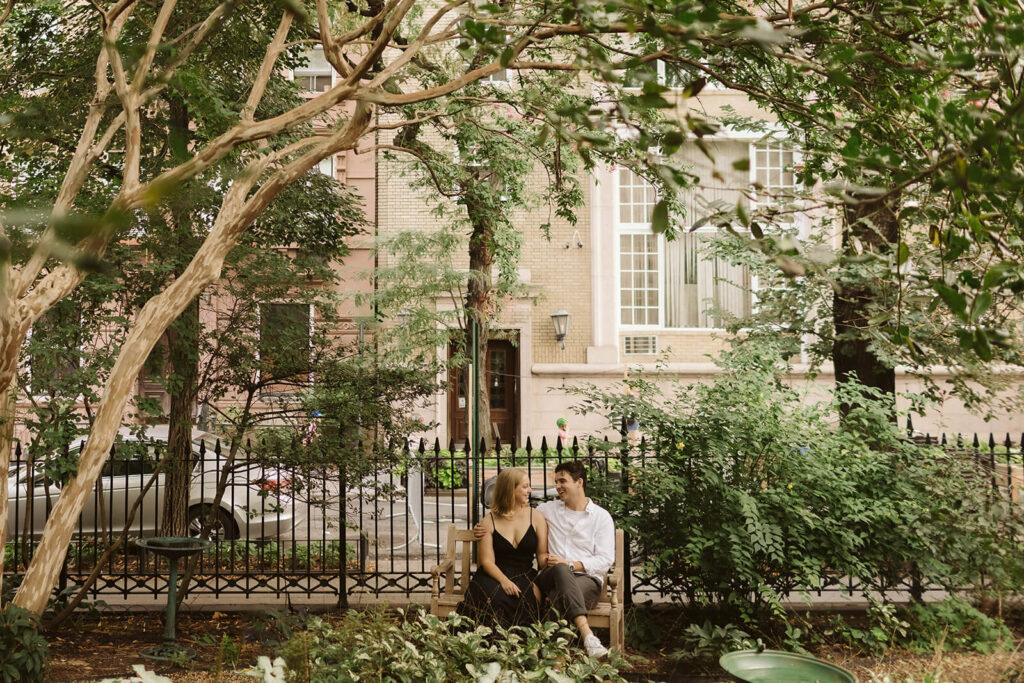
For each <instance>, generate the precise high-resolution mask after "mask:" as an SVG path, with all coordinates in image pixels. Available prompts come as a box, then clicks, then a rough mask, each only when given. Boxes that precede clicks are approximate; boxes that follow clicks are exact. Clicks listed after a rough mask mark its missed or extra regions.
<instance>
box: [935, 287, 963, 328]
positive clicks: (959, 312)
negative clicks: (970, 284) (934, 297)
mask: <svg viewBox="0 0 1024 683" xmlns="http://www.w3.org/2000/svg"><path fill="white" fill-rule="evenodd" d="M932 289H934V290H935V291H936V292H938V294H939V296H941V297H942V300H943V301H945V302H946V305H947V306H949V310H950V311H952V312H953V314H954V315H956V316H957V317H958V318H960V319H962V320H966V319H967V299H966V297H964V295H963V294H961V293H960V292H958V291H957V290H955V289H953V288H952V287H950V286H949V285H947V284H946V283H944V282H934V283H933V284H932Z"/></svg>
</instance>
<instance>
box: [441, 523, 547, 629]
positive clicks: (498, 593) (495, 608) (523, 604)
mask: <svg viewBox="0 0 1024 683" xmlns="http://www.w3.org/2000/svg"><path fill="white" fill-rule="evenodd" d="M493 520H494V517H493V516H492V517H491V521H492V523H493ZM491 540H492V541H493V544H494V563H495V564H496V565H498V569H500V570H501V571H502V573H503V574H505V576H507V577H508V578H509V580H510V581H512V583H514V584H515V585H516V586H518V587H519V590H520V594H519V596H518V597H517V596H515V595H508V594H507V593H505V591H504V590H502V588H501V584H500V583H498V580H497V579H495V578H494V577H493V576H491V575H490V574H488V573H487V572H486V571H484V569H483V568H482V567H481V568H479V569H477V570H476V573H475V574H473V579H472V581H470V584H469V588H467V589H466V597H465V598H464V599H463V601H462V602H461V603H459V609H458V612H459V614H464V615H466V616H469V617H472V618H473V619H475V620H476V621H478V622H480V623H485V624H492V623H497V624H499V625H501V626H503V627H505V628H508V627H510V626H522V625H525V624H532V623H534V622H536V621H537V618H538V616H539V609H538V606H537V599H536V598H535V597H534V595H533V580H534V579H535V578H537V570H536V569H534V567H533V560H534V558H535V557H536V555H537V531H536V529H534V528H533V510H530V528H529V529H527V530H526V533H525V534H523V537H522V538H521V539H520V540H519V545H515V546H514V545H512V543H511V542H510V541H509V540H508V539H507V538H505V537H504V536H502V535H501V534H500V533H498V530H497V528H495V530H494V531H493V532H491Z"/></svg>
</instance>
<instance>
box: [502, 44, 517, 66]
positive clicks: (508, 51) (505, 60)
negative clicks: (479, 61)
mask: <svg viewBox="0 0 1024 683" xmlns="http://www.w3.org/2000/svg"><path fill="white" fill-rule="evenodd" d="M513 54H515V51H514V50H513V49H512V46H511V45H509V46H508V47H506V48H505V49H504V50H502V51H501V59H500V61H501V66H502V67H507V66H508V65H509V64H510V63H511V62H512V55H513Z"/></svg>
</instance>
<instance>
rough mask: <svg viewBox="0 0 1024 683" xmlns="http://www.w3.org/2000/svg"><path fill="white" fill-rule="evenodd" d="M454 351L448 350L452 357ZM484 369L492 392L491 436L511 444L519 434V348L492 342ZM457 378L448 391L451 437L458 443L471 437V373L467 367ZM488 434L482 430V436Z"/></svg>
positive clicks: (493, 340)
mask: <svg viewBox="0 0 1024 683" xmlns="http://www.w3.org/2000/svg"><path fill="white" fill-rule="evenodd" d="M454 352H455V351H454V349H449V357H451V356H452V355H454ZM484 367H485V368H486V369H487V387H488V390H489V392H490V406H491V435H492V437H494V438H500V439H501V441H502V443H508V442H509V441H510V440H511V439H513V438H516V437H518V435H519V347H518V346H516V345H515V344H513V343H512V341H511V340H509V339H491V340H489V341H488V342H487V358H486V360H485V362H484ZM454 375H455V377H454V381H453V382H452V383H451V386H450V387H449V389H448V435H449V436H450V437H451V438H453V439H455V442H456V443H457V444H458V443H462V442H464V441H465V440H466V438H467V437H468V436H469V430H468V417H467V416H468V412H469V400H470V394H469V387H468V382H467V379H468V376H469V372H468V370H467V368H466V367H465V366H464V367H462V368H460V369H459V370H458V372H456V373H454ZM485 434H486V432H484V431H482V430H481V436H483V435H485Z"/></svg>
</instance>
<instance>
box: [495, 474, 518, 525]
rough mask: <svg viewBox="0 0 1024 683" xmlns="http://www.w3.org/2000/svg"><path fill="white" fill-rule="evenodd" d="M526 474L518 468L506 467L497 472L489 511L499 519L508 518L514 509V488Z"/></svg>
mask: <svg viewBox="0 0 1024 683" xmlns="http://www.w3.org/2000/svg"><path fill="white" fill-rule="evenodd" d="M525 476H526V472H524V471H523V470H521V469H519V468H518V467H506V468H505V469H503V470H502V471H501V472H498V479H497V481H495V482H494V495H493V496H492V497H491V511H492V512H494V514H496V515H498V516H499V517H508V516H509V515H511V514H512V513H513V512H515V509H516V487H518V486H519V484H520V482H522V481H523V477H525Z"/></svg>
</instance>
